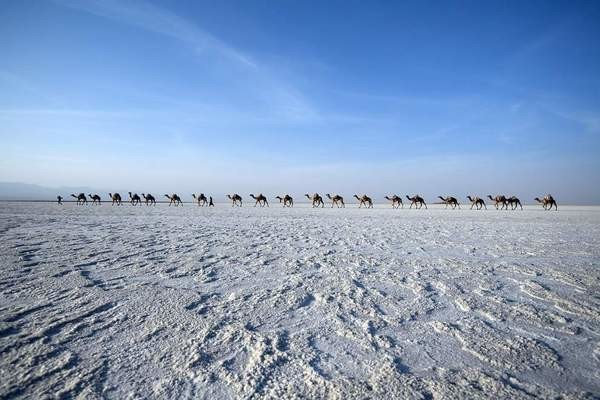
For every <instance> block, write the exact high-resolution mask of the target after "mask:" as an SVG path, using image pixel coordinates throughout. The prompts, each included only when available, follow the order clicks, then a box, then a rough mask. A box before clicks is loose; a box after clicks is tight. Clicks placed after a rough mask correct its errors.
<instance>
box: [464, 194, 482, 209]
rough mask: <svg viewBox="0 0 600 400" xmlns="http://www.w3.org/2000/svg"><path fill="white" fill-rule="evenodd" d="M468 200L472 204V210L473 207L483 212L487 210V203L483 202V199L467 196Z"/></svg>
mask: <svg viewBox="0 0 600 400" xmlns="http://www.w3.org/2000/svg"><path fill="white" fill-rule="evenodd" d="M467 199H469V201H470V202H471V210H472V209H473V207H475V208H477V209H478V210H481V209H482V208H484V207H485V209H486V210H487V206H486V205H485V201H483V199H481V198H479V197H477V196H475V197H471V196H467Z"/></svg>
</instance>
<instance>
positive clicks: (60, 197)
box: [56, 196, 63, 206]
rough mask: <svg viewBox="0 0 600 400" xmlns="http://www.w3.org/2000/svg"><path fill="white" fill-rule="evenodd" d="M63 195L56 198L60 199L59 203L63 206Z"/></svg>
mask: <svg viewBox="0 0 600 400" xmlns="http://www.w3.org/2000/svg"><path fill="white" fill-rule="evenodd" d="M62 199H63V197H62V196H56V200H58V204H60V205H61V206H62Z"/></svg>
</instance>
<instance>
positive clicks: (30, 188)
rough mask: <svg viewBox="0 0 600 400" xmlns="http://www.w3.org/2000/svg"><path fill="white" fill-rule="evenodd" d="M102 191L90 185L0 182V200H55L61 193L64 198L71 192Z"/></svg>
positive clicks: (102, 191)
mask: <svg viewBox="0 0 600 400" xmlns="http://www.w3.org/2000/svg"><path fill="white" fill-rule="evenodd" d="M82 192H83V193H85V194H86V195H87V194H88V193H104V192H105V190H98V189H94V188H90V187H85V186H81V187H68V186H62V187H54V188H53V187H46V186H40V185H32V184H29V183H20V182H0V200H55V199H56V196H58V195H61V196H63V197H64V198H65V199H67V197H68V196H69V195H70V194H71V193H75V194H78V193H82Z"/></svg>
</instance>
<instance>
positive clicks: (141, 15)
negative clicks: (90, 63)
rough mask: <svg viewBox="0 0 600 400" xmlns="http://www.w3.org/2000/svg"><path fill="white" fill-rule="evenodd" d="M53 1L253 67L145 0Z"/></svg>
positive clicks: (238, 53)
mask: <svg viewBox="0 0 600 400" xmlns="http://www.w3.org/2000/svg"><path fill="white" fill-rule="evenodd" d="M57 2H58V3H59V4H62V5H65V6H68V7H71V8H75V9H79V10H82V11H86V12H88V13H91V14H94V15H97V16H100V17H105V18H109V19H112V20H115V21H119V22H122V23H125V24H128V25H133V26H137V27H139V28H142V29H145V30H147V31H151V32H155V33H158V34H161V35H165V36H169V37H171V38H173V39H177V40H179V41H181V42H183V43H184V44H186V45H187V46H189V47H190V48H191V49H192V50H193V51H195V52H197V53H199V54H202V53H204V52H207V51H211V52H214V53H216V54H219V55H220V56H222V57H225V58H227V59H229V60H232V61H235V62H237V63H240V64H242V65H244V66H246V67H250V68H256V67H257V65H256V63H255V61H254V60H252V59H251V58H250V57H249V56H248V55H247V54H244V53H243V52H241V51H239V50H237V49H235V48H233V47H231V46H229V45H227V44H226V43H224V42H222V41H221V40H219V39H217V38H216V37H214V36H213V35H211V34H210V33H208V32H206V31H204V30H202V29H200V28H198V27H197V26H196V25H194V24H193V23H191V22H189V21H187V20H186V19H184V18H182V17H180V16H178V15H176V14H173V13H172V12H170V11H168V10H166V9H163V8H159V7H156V6H154V5H152V4H149V3H147V2H141V1H134V2H129V1H116V0H91V1H76V0H57Z"/></svg>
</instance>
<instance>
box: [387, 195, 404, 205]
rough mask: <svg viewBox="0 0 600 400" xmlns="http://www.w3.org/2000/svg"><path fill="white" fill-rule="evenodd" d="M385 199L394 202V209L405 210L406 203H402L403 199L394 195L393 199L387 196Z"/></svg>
mask: <svg viewBox="0 0 600 400" xmlns="http://www.w3.org/2000/svg"><path fill="white" fill-rule="evenodd" d="M385 199H386V200H389V201H391V202H392V208H400V206H402V208H404V203H402V197H400V196H397V195H395V194H394V195H392V197H389V196H385Z"/></svg>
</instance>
